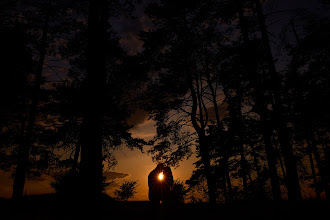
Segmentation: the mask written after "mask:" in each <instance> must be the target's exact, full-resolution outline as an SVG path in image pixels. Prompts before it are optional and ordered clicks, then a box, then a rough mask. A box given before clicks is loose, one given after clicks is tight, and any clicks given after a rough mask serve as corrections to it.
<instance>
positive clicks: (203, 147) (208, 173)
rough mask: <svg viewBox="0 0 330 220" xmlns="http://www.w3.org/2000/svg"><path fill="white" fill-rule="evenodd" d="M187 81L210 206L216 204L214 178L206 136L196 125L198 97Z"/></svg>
mask: <svg viewBox="0 0 330 220" xmlns="http://www.w3.org/2000/svg"><path fill="white" fill-rule="evenodd" d="M188 83H189V90H190V93H191V96H192V102H193V103H192V104H193V106H192V111H191V121H192V124H193V127H194V129H195V130H196V132H197V134H198V140H199V145H200V146H199V148H200V153H201V160H202V163H203V165H204V173H205V177H206V181H207V187H208V196H209V203H210V205H211V206H215V205H216V195H215V180H214V176H213V172H212V169H211V161H210V153H209V149H208V142H207V137H206V135H205V130H204V125H203V124H201V126H200V125H198V123H197V118H196V115H197V108H198V98H197V95H196V91H195V88H194V86H193V83H192V80H190V82H188Z"/></svg>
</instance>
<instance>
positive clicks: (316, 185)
mask: <svg viewBox="0 0 330 220" xmlns="http://www.w3.org/2000/svg"><path fill="white" fill-rule="evenodd" d="M307 147H308V149H307V151H308V157H309V163H310V166H311V170H312V176H313V181H314V187H315V193H316V198H317V199H320V198H321V197H320V187H319V183H318V181H317V177H316V172H315V166H314V159H313V154H312V151H313V150H312V146H311V143H310V140H307Z"/></svg>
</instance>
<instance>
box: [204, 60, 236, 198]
mask: <svg viewBox="0 0 330 220" xmlns="http://www.w3.org/2000/svg"><path fill="white" fill-rule="evenodd" d="M204 69H205V73H206V77H207V84H208V86H209V88H210V91H211V96H212V104H213V108H214V112H215V118H216V122H217V127H218V129H219V136H220V138H221V134H220V129H221V127H222V123H221V120H220V114H219V107H218V103H217V91H215V89H214V87H213V85H212V81H211V76H210V73H209V72H210V71H209V69H208V63H206V65H205V67H204ZM222 152H223V155H221V156H222V157H223V164H222V166H224V172H225V176H224V178H225V181H224V185H223V187H224V194H225V200H226V201H225V202H230V201H231V200H232V199H233V188H232V185H231V180H230V174H229V167H228V156H227V152H226V150H222ZM226 182H227V185H228V191H229V192H228V193H227V186H226Z"/></svg>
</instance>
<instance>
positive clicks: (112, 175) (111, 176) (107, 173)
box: [103, 171, 130, 182]
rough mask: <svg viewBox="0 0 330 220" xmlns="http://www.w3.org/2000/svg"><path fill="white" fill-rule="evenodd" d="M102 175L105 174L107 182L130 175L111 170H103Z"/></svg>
mask: <svg viewBox="0 0 330 220" xmlns="http://www.w3.org/2000/svg"><path fill="white" fill-rule="evenodd" d="M103 175H104V176H105V178H106V181H107V182H109V181H112V180H116V179H122V178H125V177H128V176H130V174H127V173H118V172H112V171H105V172H104V173H103Z"/></svg>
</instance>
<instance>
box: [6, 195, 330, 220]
mask: <svg viewBox="0 0 330 220" xmlns="http://www.w3.org/2000/svg"><path fill="white" fill-rule="evenodd" d="M80 202H81V201H74V200H71V201H70V200H60V199H57V198H56V197H55V196H54V195H51V196H47V197H42V196H41V197H30V198H26V199H25V200H23V201H21V202H19V203H17V202H15V203H14V202H13V201H11V200H5V199H1V200H0V205H1V206H0V213H1V214H0V219H1V220H2V219H4V220H5V219H8V220H12V219H33V220H55V219H61V220H62V219H63V220H66V219H68V220H71V219H116V220H117V219H118V220H122V219H131V220H135V219H145V220H149V219H154V220H163V219H167V220H170V219H173V220H174V219H181V220H185V219H188V220H191V219H196V220H197V219H199V220H206V219H212V220H213V219H221V220H222V219H241V220H245V219H251V220H255V219H274V220H275V219H290V220H298V219H312V220H314V219H315V220H317V219H329V217H330V206H329V203H327V202H325V201H301V202H298V203H288V202H283V203H281V204H276V203H274V202H271V201H263V202H257V201H250V202H245V203H235V204H232V205H228V206H219V207H217V208H215V209H210V208H209V207H208V206H207V204H184V205H180V206H175V207H164V206H161V207H160V208H159V209H157V210H155V209H153V208H152V207H151V205H150V203H149V202H147V201H141V202H128V203H127V204H124V203H119V202H114V201H113V200H110V199H106V200H104V201H102V202H101V203H100V204H89V203H88V202H85V203H80Z"/></svg>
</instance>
